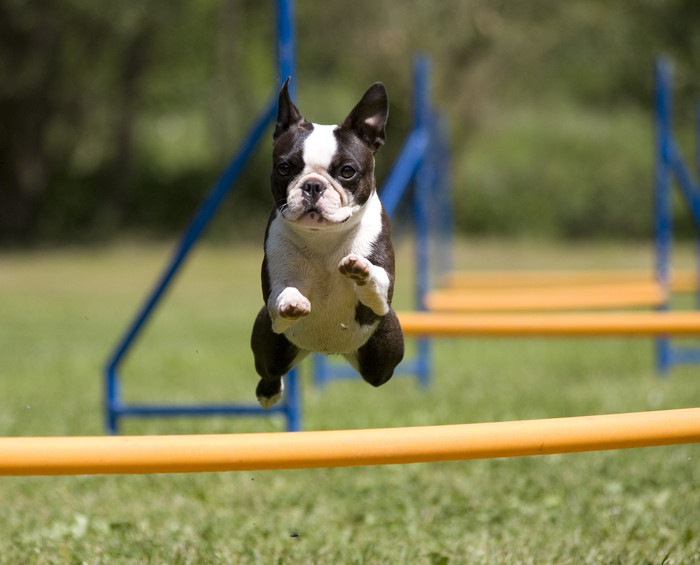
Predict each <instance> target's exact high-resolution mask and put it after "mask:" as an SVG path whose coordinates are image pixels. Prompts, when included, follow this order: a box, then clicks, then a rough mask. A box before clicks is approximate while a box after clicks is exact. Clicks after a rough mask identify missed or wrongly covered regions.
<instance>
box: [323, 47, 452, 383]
mask: <svg viewBox="0 0 700 565" xmlns="http://www.w3.org/2000/svg"><path fill="white" fill-rule="evenodd" d="M430 71H431V69H430V60H429V59H428V57H426V56H424V55H422V56H419V57H417V58H416V60H415V63H414V72H413V93H414V101H413V128H412V130H411V132H410V133H409V135H408V137H407V139H406V141H405V142H404V145H403V147H402V149H401V151H400V152H399V156H398V158H397V160H396V162H395V163H394V166H393V168H392V170H391V172H390V173H389V176H388V177H387V179H386V181H385V182H384V185H383V187H382V189H381V190H380V197H381V199H382V203H383V205H384V208H385V209H386V211H387V214H388V215H389V217H390V218H393V217H395V215H396V212H397V210H398V207H399V204H400V203H401V202H402V201H403V200H404V199H405V198H406V197H407V194H409V193H410V196H411V204H412V212H413V218H414V222H415V233H416V247H415V269H416V271H415V272H416V288H415V302H416V308H417V309H418V310H425V309H426V306H425V296H426V294H427V292H428V290H429V289H430V287H431V280H430V279H431V275H432V270H433V269H432V267H436V268H437V269H438V270H443V272H444V270H445V269H449V268H450V267H451V264H452V261H451V255H450V250H451V244H452V205H451V194H450V188H449V172H448V171H449V152H448V150H447V147H448V142H447V136H446V128H445V126H444V122H443V121H441V120H440V119H439V117H438V116H437V114H436V113H435V112H434V110H433V108H432V102H431V95H430ZM411 188H412V189H413V190H412V192H410V189H411ZM432 246H435V247H436V248H437V249H432V248H431V247H432ZM434 251H437V253H435V252H434ZM430 343H431V342H430V340H429V339H427V338H419V339H418V340H417V341H416V354H415V355H414V356H413V357H412V358H407V359H404V361H403V362H402V363H401V364H400V365H399V366H398V367H397V369H396V374H397V375H415V376H416V377H417V378H418V382H419V384H420V385H421V386H423V387H427V386H428V385H429V384H430V372H431V365H430V358H431V355H430ZM313 372H314V383H315V384H316V385H317V386H320V387H322V386H324V385H325V384H326V383H327V382H328V381H331V380H336V379H344V378H355V377H357V376H358V375H357V372H356V371H355V370H354V369H353V368H352V367H350V366H349V365H348V364H345V363H334V362H331V361H329V360H328V359H327V358H326V357H325V356H322V355H314V356H313Z"/></svg>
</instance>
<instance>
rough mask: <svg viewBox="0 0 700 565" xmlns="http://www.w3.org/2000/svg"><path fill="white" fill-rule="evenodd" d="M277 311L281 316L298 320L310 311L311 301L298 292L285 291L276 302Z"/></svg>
mask: <svg viewBox="0 0 700 565" xmlns="http://www.w3.org/2000/svg"><path fill="white" fill-rule="evenodd" d="M277 311H278V312H279V315H280V316H281V317H282V318H286V319H287V320H298V319H299V318H303V317H304V316H308V315H309V314H310V313H311V302H309V299H308V298H306V297H305V296H304V295H302V294H301V293H300V292H298V291H297V292H294V293H292V292H289V293H287V292H285V293H283V294H282V295H281V296H280V299H279V301H278V302H277Z"/></svg>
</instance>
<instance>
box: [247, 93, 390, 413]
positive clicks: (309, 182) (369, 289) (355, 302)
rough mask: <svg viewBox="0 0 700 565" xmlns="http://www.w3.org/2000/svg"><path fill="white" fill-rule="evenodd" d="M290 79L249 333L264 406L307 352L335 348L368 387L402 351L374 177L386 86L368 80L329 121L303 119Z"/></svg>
mask: <svg viewBox="0 0 700 565" xmlns="http://www.w3.org/2000/svg"><path fill="white" fill-rule="evenodd" d="M288 86H289V80H287V82H286V83H285V85H284V87H283V88H282V91H281V92H280V97H279V108H278V116H277V125H276V128H275V132H274V148H273V157H272V158H273V165H272V166H273V169H272V177H271V182H272V195H273V198H274V201H275V205H274V208H273V210H272V214H271V216H270V219H269V222H268V226H267V231H266V234H265V258H264V260H263V265H262V290H263V298H264V300H265V306H263V308H262V309H261V310H260V312H259V313H258V316H257V318H256V320H255V324H254V327H253V335H252V338H251V346H252V349H253V353H254V356H255V369H256V371H257V372H258V374H259V375H260V382H259V384H258V386H257V389H256V395H257V398H258V401H259V402H260V404H261V405H262V406H264V407H265V408H268V407H270V406H272V405H273V404H274V403H275V402H277V401H278V400H279V399H280V397H281V395H282V390H283V388H284V385H283V382H282V376H283V375H284V374H285V373H286V372H287V371H289V369H291V368H292V367H293V366H294V365H296V364H297V363H299V361H301V359H303V358H304V357H305V356H306V355H308V354H309V353H310V352H320V353H328V354H340V355H343V356H344V357H345V358H346V359H347V360H348V361H349V362H350V363H351V364H352V365H353V367H355V368H356V369H357V370H358V371H359V372H360V374H361V375H362V377H363V378H364V379H365V380H366V381H367V382H368V383H370V384H372V385H374V386H380V385H382V384H384V383H385V382H387V381H388V380H389V379H390V378H391V376H392V374H393V372H394V368H395V367H396V365H398V363H399V362H400V361H401V359H402V358H403V352H404V345H403V334H402V331H401V326H400V325H399V321H398V319H397V317H396V314H395V313H394V311H393V310H392V309H391V299H392V295H393V291H394V250H393V247H392V245H391V239H390V235H391V233H390V232H391V227H390V224H389V219H388V217H387V215H386V212H385V211H384V208H383V207H382V204H381V202H380V201H379V197H378V196H377V190H376V186H375V179H374V154H375V153H376V151H377V150H378V149H379V147H380V146H381V145H382V144H383V143H384V128H385V125H386V120H387V116H388V100H387V95H386V90H385V88H384V85H382V84H381V83H377V84H374V85H373V86H371V87H370V88H369V90H367V92H366V93H365V94H364V96H363V97H362V99H361V100H360V102H359V103H358V104H357V105H356V106H355V108H354V109H353V110H352V111H351V112H350V114H349V115H348V117H347V118H346V119H345V121H344V122H343V123H342V124H341V125H337V126H336V125H333V126H329V125H319V124H314V123H310V122H307V121H306V120H305V119H304V118H303V117H302V115H301V114H300V113H299V110H298V109H297V107H296V106H295V105H294V103H293V102H292V100H291V98H290V96H289V91H288Z"/></svg>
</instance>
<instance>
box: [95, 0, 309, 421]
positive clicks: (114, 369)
mask: <svg viewBox="0 0 700 565" xmlns="http://www.w3.org/2000/svg"><path fill="white" fill-rule="evenodd" d="M293 20H294V5H293V1H292V0H277V33H276V37H277V87H276V88H275V94H274V95H273V96H272V97H271V99H270V101H269V102H268V103H267V104H266V105H265V107H264V109H263V111H262V112H261V114H260V116H259V117H258V119H257V120H256V121H255V123H254V124H253V126H252V127H251V129H250V130H249V132H248V134H247V135H246V137H245V138H244V141H243V143H242V144H241V147H240V148H239V150H238V152H237V153H236V154H235V155H234V157H233V158H232V159H231V161H230V163H229V165H228V166H227V167H226V169H225V170H224V172H223V173H222V175H221V176H220V177H219V179H218V180H217V182H216V183H215V184H214V186H213V187H212V189H211V191H210V192H209V194H208V196H207V197H206V198H205V200H204V202H203V203H202V205H201V206H200V207H199V209H198V210H197V211H196V213H195V215H194V217H193V219H192V220H191V222H190V224H189V226H188V227H187V229H186V230H185V232H184V235H183V236H182V238H181V240H180V243H179V245H178V246H177V248H176V249H175V252H174V253H173V255H172V257H171V259H170V262H169V263H168V265H167V266H166V268H165V269H164V271H163V273H162V274H161V277H160V279H159V280H158V281H157V282H156V284H155V285H154V287H153V289H152V291H151V293H150V294H149V295H148V297H147V298H146V300H145V302H144V304H143V306H142V307H141V309H140V310H139V311H138V312H137V314H136V316H135V317H134V319H133V321H132V322H131V324H130V325H129V326H128V328H127V330H126V332H125V333H124V335H123V337H122V338H121V340H120V341H119V342H118V344H117V346H116V347H115V349H114V351H113V352H112V354H111V355H110V357H109V359H108V361H107V364H106V366H105V371H104V375H105V412H106V414H105V416H106V426H107V430H108V431H109V432H110V433H117V432H118V430H119V421H120V419H121V418H123V417H128V416H142V417H143V416H152V417H165V416H211V415H217V414H218V415H246V416H269V415H270V414H281V415H283V416H284V417H285V418H286V421H287V429H288V430H290V431H294V430H298V429H300V428H301V402H300V395H299V387H298V383H297V379H298V376H297V374H296V371H295V370H292V371H290V373H289V374H288V375H287V378H286V379H285V380H286V390H285V396H284V399H283V400H282V402H281V403H280V404H278V405H277V406H275V407H273V408H270V409H267V410H265V409H263V408H261V407H259V406H257V405H248V404H233V403H232V404H196V405H168V404H127V403H125V402H124V401H123V400H122V397H121V386H120V378H119V366H120V365H121V363H122V362H123V360H124V358H125V357H126V355H127V353H128V352H129V351H130V350H131V348H132V347H133V346H134V344H135V343H136V339H137V338H138V336H139V335H140V333H141V331H142V330H143V328H144V326H145V325H146V323H147V322H148V320H149V319H150V318H151V316H152V314H153V312H154V310H155V308H156V307H157V305H158V304H159V303H160V300H161V299H162V298H163V296H164V294H165V293H166V291H167V290H168V289H169V287H170V285H171V284H172V282H173V280H174V278H175V276H176V275H177V273H178V272H179V270H180V268H181V267H182V264H183V262H184V261H185V259H186V258H187V257H188V256H189V254H190V252H191V250H192V248H193V247H194V245H195V243H197V241H198V240H199V238H200V237H201V235H202V233H203V231H204V229H205V228H206V227H207V225H208V224H209V222H210V221H211V219H212V217H213V216H214V214H215V213H216V212H217V210H218V209H219V206H220V205H221V202H222V201H223V199H224V197H225V196H226V195H227V194H228V193H229V192H230V191H231V188H232V187H233V185H234V183H235V182H236V180H237V179H238V177H239V176H240V174H241V172H242V170H243V168H244V166H245V165H246V163H247V162H248V160H249V159H250V156H251V155H252V153H253V151H254V150H255V148H256V147H257V145H258V143H259V142H260V140H261V138H262V136H263V134H264V133H265V132H266V131H267V128H268V126H269V125H270V124H271V123H272V121H273V120H274V119H275V116H276V114H277V94H276V93H277V90H278V87H279V85H281V84H282V82H283V81H284V80H285V79H286V78H287V77H292V82H291V85H290V87H291V88H292V89H293V87H294V84H295V81H294V77H295V64H294V52H295V43H294V22H293Z"/></svg>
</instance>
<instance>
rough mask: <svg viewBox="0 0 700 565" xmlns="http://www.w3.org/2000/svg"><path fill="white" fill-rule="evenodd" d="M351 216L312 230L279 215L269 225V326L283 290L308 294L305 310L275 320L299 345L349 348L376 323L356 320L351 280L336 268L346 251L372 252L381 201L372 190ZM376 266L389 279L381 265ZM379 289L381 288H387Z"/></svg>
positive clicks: (341, 350)
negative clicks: (290, 317) (307, 309)
mask: <svg viewBox="0 0 700 565" xmlns="http://www.w3.org/2000/svg"><path fill="white" fill-rule="evenodd" d="M356 216H357V217H353V218H351V220H350V221H349V222H348V223H347V224H344V225H342V226H339V227H338V229H335V228H333V229H323V230H318V231H315V232H314V231H311V230H308V229H303V230H302V229H297V228H296V227H295V226H293V225H291V224H290V223H288V222H286V221H285V220H284V219H282V218H281V217H279V215H278V217H276V218H275V219H274V220H273V221H272V223H271V225H270V230H269V234H268V239H267V242H266V245H265V251H266V254H267V264H268V270H269V275H270V285H271V295H270V299H269V300H268V309H269V310H270V315H271V317H272V319H273V328H274V327H275V324H276V322H277V320H276V319H275V318H276V316H277V314H278V313H277V312H276V311H275V308H276V307H277V303H278V298H279V296H280V295H281V294H282V293H283V292H289V289H290V288H292V289H297V290H298V292H299V293H300V294H301V295H302V296H303V297H305V298H307V299H308V301H309V302H310V304H311V310H310V312H309V314H308V315H306V316H304V317H301V318H299V319H297V320H294V321H293V322H291V323H289V322H288V321H286V320H283V321H280V323H278V324H277V326H276V331H280V332H283V333H284V334H285V336H286V337H287V339H289V341H291V342H292V343H293V344H294V345H296V346H297V347H299V348H300V349H302V350H306V351H317V352H321V353H341V354H350V353H353V352H355V351H357V349H359V348H360V347H361V346H362V345H363V344H364V343H365V342H366V341H367V339H368V338H369V337H370V336H371V334H372V333H373V332H374V330H375V328H376V323H375V324H371V325H366V324H365V325H363V324H359V323H358V322H357V321H356V320H355V315H356V314H355V313H356V307H357V303H358V296H357V292H356V283H355V282H354V281H353V280H352V279H350V278H348V277H346V276H343V275H342V274H341V273H340V272H339V270H338V264H339V263H340V261H341V260H342V259H343V258H344V257H346V256H347V255H349V254H356V255H359V256H361V257H365V258H366V257H368V256H369V255H370V254H371V252H372V245H373V243H374V242H375V241H376V239H377V238H378V237H379V234H380V232H381V229H382V221H381V204H380V202H379V198H378V197H377V195H376V194H373V195H372V197H371V198H370V199H369V201H368V202H367V203H366V205H365V206H364V207H363V209H362V210H361V211H360V212H359V213H358V214H356ZM380 271H381V273H382V276H383V277H386V278H387V280H388V277H387V275H386V273H385V272H384V270H383V269H380ZM380 278H382V277H381V276H380ZM383 292H384V293H385V294H386V288H385V289H384V290H383ZM384 300H386V296H384Z"/></svg>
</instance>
